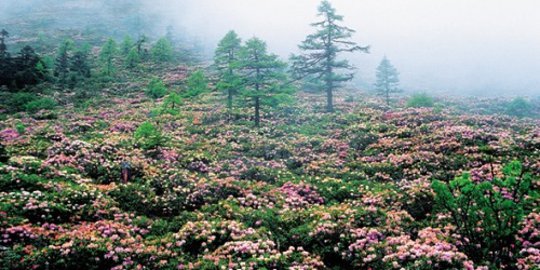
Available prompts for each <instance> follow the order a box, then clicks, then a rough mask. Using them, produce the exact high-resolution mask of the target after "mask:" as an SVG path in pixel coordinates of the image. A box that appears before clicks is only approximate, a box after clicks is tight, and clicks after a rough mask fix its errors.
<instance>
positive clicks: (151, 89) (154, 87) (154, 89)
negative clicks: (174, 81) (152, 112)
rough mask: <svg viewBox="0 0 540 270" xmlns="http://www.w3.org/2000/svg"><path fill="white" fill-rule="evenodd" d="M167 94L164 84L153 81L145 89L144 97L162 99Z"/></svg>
mask: <svg viewBox="0 0 540 270" xmlns="http://www.w3.org/2000/svg"><path fill="white" fill-rule="evenodd" d="M166 94H167V87H165V84H164V83H163V81H161V80H158V79H153V80H152V81H151V82H150V83H149V84H148V88H147V89H146V95H147V96H149V97H151V98H154V99H156V98H162V97H164V96H165V95H166Z"/></svg>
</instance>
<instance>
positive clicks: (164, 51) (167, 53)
mask: <svg viewBox="0 0 540 270" xmlns="http://www.w3.org/2000/svg"><path fill="white" fill-rule="evenodd" d="M173 56H174V51H173V47H172V44H171V42H170V41H169V40H168V39H167V38H160V39H159V40H158V41H157V42H156V44H154V46H153V47H152V58H153V59H154V61H156V62H170V61H172V60H173Z"/></svg>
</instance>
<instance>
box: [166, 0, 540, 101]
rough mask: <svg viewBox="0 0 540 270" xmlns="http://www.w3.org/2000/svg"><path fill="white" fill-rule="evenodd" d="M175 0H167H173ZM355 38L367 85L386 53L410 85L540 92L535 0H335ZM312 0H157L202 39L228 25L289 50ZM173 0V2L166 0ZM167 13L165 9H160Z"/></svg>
mask: <svg viewBox="0 0 540 270" xmlns="http://www.w3.org/2000/svg"><path fill="white" fill-rule="evenodd" d="M171 2H172V3H174V4H172V3H171ZM331 2H332V3H333V4H334V7H335V8H336V9H337V11H338V13H339V14H342V15H344V16H345V21H344V24H345V25H346V26H349V27H351V28H353V29H355V30H356V31H357V33H356V35H355V36H354V40H355V41H357V42H358V43H359V44H361V45H370V46H371V53H370V54H368V55H366V54H355V55H351V56H348V57H350V58H351V59H352V62H353V63H354V64H355V65H356V66H357V67H358V70H357V74H358V75H357V79H356V80H355V82H356V83H358V84H359V85H361V86H364V87H366V88H367V87H369V86H370V85H371V84H372V83H373V81H374V76H375V75H374V70H375V68H376V66H377V64H378V63H379V61H380V60H381V58H382V57H383V56H384V55H386V56H387V57H388V58H389V59H390V60H391V61H392V63H393V64H394V65H395V66H396V67H397V68H398V70H399V71H400V73H401V82H402V87H403V88H404V89H406V90H409V91H437V92H444V93H448V94H452V93H456V92H459V93H465V94H493V93H496V94H507V95H514V94H529V95H538V94H540V88H539V86H540V75H539V74H540V16H538V14H539V12H540V1H535V0H519V1H511V0H492V1H483V0H475V1H471V0H437V1H430V0H406V1H404V0H361V1H353V0H333V1H331ZM318 4H319V1H318V0H294V1H290V0H289V1H287V0H227V1H218V0H181V1H163V0H161V2H160V4H159V6H162V7H166V9H164V10H167V12H166V14H167V16H168V18H171V19H173V20H174V22H176V23H178V24H181V25H183V26H185V28H186V29H187V30H188V31H190V32H191V33H194V34H196V35H198V36H200V37H201V39H203V40H204V41H205V42H207V44H216V43H217V41H218V40H219V39H220V38H221V37H222V36H223V35H224V34H225V33H226V31H228V30H230V29H235V30H236V31H237V32H238V33H239V34H240V35H241V36H242V37H243V38H245V39H247V38H250V37H252V36H258V37H260V38H262V39H264V40H266V41H267V43H268V45H269V49H270V50H271V51H274V52H276V53H278V54H280V55H281V56H283V57H285V58H286V57H287V56H288V55H289V54H290V53H291V52H296V50H297V47H296V46H297V44H298V43H299V42H300V41H301V40H303V38H304V37H305V36H306V34H309V33H310V32H311V31H312V30H311V28H310V26H309V24H310V23H311V22H314V21H316V17H315V15H316V9H317V6H318ZM171 5H172V6H173V7H171ZM164 14H165V13H164Z"/></svg>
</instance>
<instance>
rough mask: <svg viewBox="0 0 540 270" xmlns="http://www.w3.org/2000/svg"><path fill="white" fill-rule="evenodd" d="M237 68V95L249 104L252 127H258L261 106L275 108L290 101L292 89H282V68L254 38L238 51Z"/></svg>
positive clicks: (283, 83)
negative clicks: (252, 111)
mask: <svg viewBox="0 0 540 270" xmlns="http://www.w3.org/2000/svg"><path fill="white" fill-rule="evenodd" d="M239 59H240V60H239V63H238V66H239V68H240V70H241V75H242V77H243V80H244V82H243V85H242V86H243V87H242V92H241V95H242V96H243V97H244V98H246V99H248V100H252V101H253V103H252V104H253V107H254V109H255V116H254V119H255V125H256V126H259V123H260V108H261V106H262V105H269V106H277V105H278V104H280V103H282V102H288V101H291V100H292V93H293V92H294V88H292V87H287V86H284V85H285V80H286V74H285V68H286V64H285V63H284V62H282V61H280V60H279V59H278V56H277V55H275V54H269V53H268V52H267V50H266V43H265V42H264V41H262V40H260V39H258V38H252V39H250V40H248V41H247V42H246V44H245V46H244V47H243V48H242V50H241V51H240V58H239Z"/></svg>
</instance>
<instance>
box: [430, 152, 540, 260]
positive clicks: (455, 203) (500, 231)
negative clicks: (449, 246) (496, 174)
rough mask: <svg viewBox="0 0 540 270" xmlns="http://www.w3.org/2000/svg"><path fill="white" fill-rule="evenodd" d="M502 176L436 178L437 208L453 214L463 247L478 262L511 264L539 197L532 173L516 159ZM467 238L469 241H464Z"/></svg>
mask: <svg viewBox="0 0 540 270" xmlns="http://www.w3.org/2000/svg"><path fill="white" fill-rule="evenodd" d="M504 175H505V177H504V178H503V179H497V178H495V179H493V180H492V181H483V182H474V181H472V180H471V177H470V175H469V174H464V175H463V176H461V177H458V178H456V179H454V180H452V181H450V182H449V183H445V182H441V181H435V182H433V185H432V187H433V190H434V191H435V193H436V196H435V202H436V209H437V210H438V211H439V212H442V213H447V214H449V215H450V217H451V220H450V221H449V222H451V223H452V225H455V226H456V228H457V233H458V234H459V235H461V237H462V239H461V240H462V243H463V244H464V246H463V249H464V251H465V252H466V254H467V255H468V256H469V258H471V259H473V260H474V261H476V262H482V263H487V262H491V263H492V264H493V265H509V264H510V263H511V262H512V256H513V255H512V254H515V253H517V252H518V250H517V248H518V247H517V246H515V238H514V236H515V235H516V234H517V232H518V230H519V229H520V226H521V225H520V224H521V221H522V220H523V218H524V217H525V216H526V215H527V214H528V213H530V211H531V209H532V208H533V207H534V205H535V200H537V199H538V197H539V193H538V191H537V190H534V189H533V188H532V187H533V178H532V176H531V174H529V173H527V172H525V171H524V168H523V167H522V165H521V163H520V162H517V161H514V162H512V163H510V164H509V165H508V166H506V167H505V168H504ZM465 239H467V240H465Z"/></svg>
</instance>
